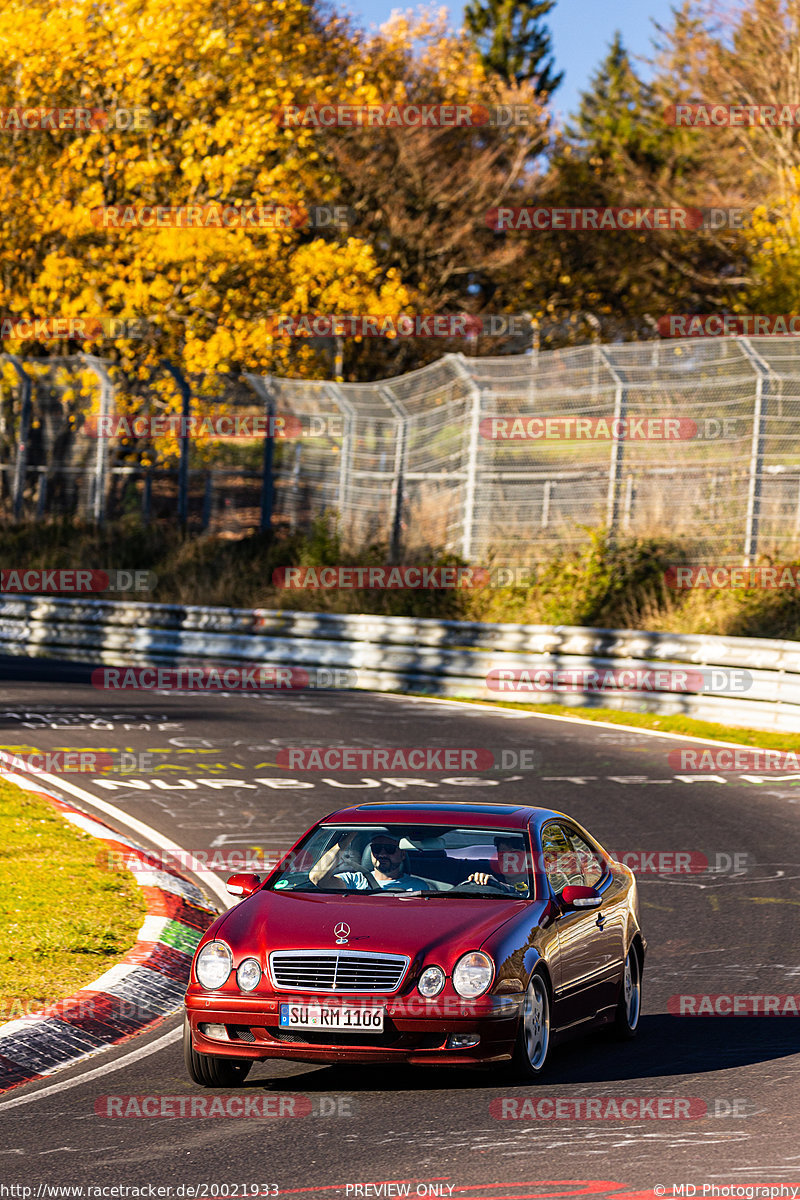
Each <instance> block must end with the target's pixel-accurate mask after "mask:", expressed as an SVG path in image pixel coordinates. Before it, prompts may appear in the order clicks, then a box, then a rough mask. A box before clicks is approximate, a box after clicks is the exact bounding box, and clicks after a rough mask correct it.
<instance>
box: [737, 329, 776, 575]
mask: <svg viewBox="0 0 800 1200" xmlns="http://www.w3.org/2000/svg"><path fill="white" fill-rule="evenodd" d="M739 345H740V346H741V347H742V349H743V350H744V352H745V354H746V355H747V357H748V358H749V359H750V362H751V363H752V365H753V367H754V368H755V371H756V375H757V378H756V394H755V402H754V405H753V433H752V437H751V439H750V468H749V478H748V482H747V517H746V519H745V532H744V565H745V566H746V567H749V566H750V565H751V561H752V559H754V558H755V556H756V554H757V553H758V525H759V520H760V517H761V485H762V478H763V474H764V436H765V433H766V418H767V398H768V395H769V377H770V370H769V366H768V365H767V363H766V362H765V361H764V359H763V358H762V357H761V355H760V354H759V353H758V352H757V351H756V350H754V349H753V347H752V346H751V344H750V339H749V338H739Z"/></svg>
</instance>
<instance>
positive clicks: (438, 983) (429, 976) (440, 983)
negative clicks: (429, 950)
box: [417, 967, 445, 998]
mask: <svg viewBox="0 0 800 1200" xmlns="http://www.w3.org/2000/svg"><path fill="white" fill-rule="evenodd" d="M444 980H445V974H444V971H443V970H442V968H441V967H426V968H425V970H424V971H423V972H422V974H421V975H420V977H419V983H418V984H417V990H418V992H419V994H420V995H421V996H427V997H429V998H430V997H431V996H438V995H439V992H440V991H441V990H442V988H443V987H444Z"/></svg>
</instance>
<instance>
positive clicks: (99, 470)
mask: <svg viewBox="0 0 800 1200" xmlns="http://www.w3.org/2000/svg"><path fill="white" fill-rule="evenodd" d="M80 357H81V358H82V359H83V361H84V362H85V363H86V365H87V367H89V368H90V370H92V371H94V373H95V375H96V376H97V378H98V379H99V380H100V420H99V421H98V425H97V454H96V456H95V460H94V486H93V488H92V519H93V521H94V523H95V525H102V524H103V522H104V521H105V519H106V477H107V474H108V438H107V437H105V436H104V435H103V434H102V433H101V432H100V431H101V430H102V429H104V428H105V426H106V422H105V420H104V418H105V417H107V416H108V415H109V413H110V411H111V397H112V396H113V394H114V385H113V384H112V382H111V377H110V376H109V374H108V370H107V369H106V364H105V363H104V362H103V360H102V359H101V358H97V357H96V356H95V355H94V354H81V355H80Z"/></svg>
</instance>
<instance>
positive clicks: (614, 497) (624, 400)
mask: <svg viewBox="0 0 800 1200" xmlns="http://www.w3.org/2000/svg"><path fill="white" fill-rule="evenodd" d="M597 355H599V357H600V358H601V359H602V360H603V362H604V363H605V366H606V369H607V370H608V372H609V374H610V375H611V378H612V379H613V380H614V383H615V384H616V389H615V391H614V416H613V421H614V425H613V426H612V434H613V431H614V429H617V430H619V431H620V433H621V434H622V436H620V437H618V438H617V437H612V441H611V462H610V463H609V470H608V499H607V501H606V525H607V527H608V536H609V538H613V537H615V536H616V533H617V526H618V524H619V508H620V503H619V501H620V489H621V486H622V468H623V465H624V461H625V438H624V434H623V432H622V431H623V430H624V428H625V426H624V424H617V422H624V421H625V418H626V416H627V413H628V392H627V389H626V387H625V384H624V381H623V379H622V376H621V375H620V374H619V372H618V371H617V370H616V368H615V367H614V366H613V365H612V363H611V360H610V358H609V357H608V353H607V351H605V350H604V349H603V348H602V347H600V346H598V347H597V349H596V351H595V354H594V355H593V356H592V358H593V361H594V362H596V361H597V357H596V356H597Z"/></svg>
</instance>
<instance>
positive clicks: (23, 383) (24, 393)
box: [3, 354, 31, 521]
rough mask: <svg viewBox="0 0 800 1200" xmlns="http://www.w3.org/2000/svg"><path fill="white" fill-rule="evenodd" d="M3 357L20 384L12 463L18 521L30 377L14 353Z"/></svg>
mask: <svg viewBox="0 0 800 1200" xmlns="http://www.w3.org/2000/svg"><path fill="white" fill-rule="evenodd" d="M3 357H4V358H7V359H8V361H9V362H10V363H11V365H12V367H13V368H14V370H15V371H16V372H17V375H18V376H19V384H20V414H19V440H18V442H17V460H16V462H15V463H14V520H15V521H18V520H19V518H20V516H21V514H22V497H23V493H24V491H25V470H26V467H27V465H28V435H29V434H30V431H31V377H30V375H28V373H27V372H26V370H25V368H24V367H23V365H22V363H21V362H20V360H19V359H18V358H17V356H16V354H5V355H3Z"/></svg>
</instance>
